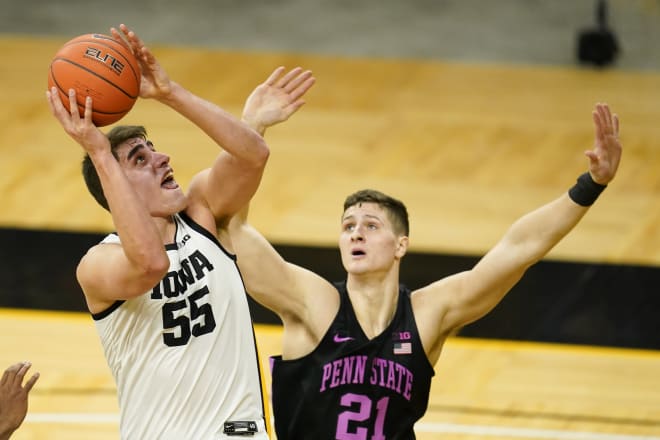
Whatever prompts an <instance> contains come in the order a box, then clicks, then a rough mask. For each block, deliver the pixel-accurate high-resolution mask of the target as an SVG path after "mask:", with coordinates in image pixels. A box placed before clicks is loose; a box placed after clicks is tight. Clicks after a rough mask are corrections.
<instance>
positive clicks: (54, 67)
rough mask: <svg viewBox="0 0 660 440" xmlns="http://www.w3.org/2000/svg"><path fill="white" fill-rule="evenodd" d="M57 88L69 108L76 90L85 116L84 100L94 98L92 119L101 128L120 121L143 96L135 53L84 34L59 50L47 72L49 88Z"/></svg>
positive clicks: (111, 40)
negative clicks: (70, 97) (70, 100)
mask: <svg viewBox="0 0 660 440" xmlns="http://www.w3.org/2000/svg"><path fill="white" fill-rule="evenodd" d="M53 86H55V87H57V89H58V90H59V93H60V99H61V100H62V103H63V104H64V106H65V107H66V108H69V95H68V94H69V89H74V90H75V91H76V99H77V101H78V110H79V111H80V115H81V116H82V115H83V112H84V110H85V98H86V97H87V96H91V97H92V109H93V111H94V113H93V114H92V120H93V121H94V124H95V125H96V126H98V127H102V126H104V125H110V124H112V123H115V122H117V121H118V120H120V119H121V118H123V117H124V115H126V113H128V112H129V111H130V110H131V108H133V104H135V101H136V100H137V98H138V96H139V94H140V67H139V65H138V63H137V60H136V59H135V56H133V53H132V52H131V51H130V50H129V49H127V48H126V47H124V46H123V45H122V44H121V43H119V42H117V41H115V39H114V38H112V37H109V36H107V35H101V34H85V35H81V36H79V37H76V38H74V39H72V40H70V41H68V42H67V43H66V44H64V46H62V47H61V48H60V50H58V51H57V53H56V54H55V56H54V57H53V61H52V62H51V63H50V69H49V70H48V89H49V90H50V88H51V87H53Z"/></svg>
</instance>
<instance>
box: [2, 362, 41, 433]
mask: <svg viewBox="0 0 660 440" xmlns="http://www.w3.org/2000/svg"><path fill="white" fill-rule="evenodd" d="M31 366H32V364H30V363H29V362H19V363H17V364H14V365H11V366H9V367H8V368H7V369H6V370H5V372H4V373H3V374H2V379H0V440H8V439H9V437H11V435H12V433H13V432H14V431H16V430H17V429H18V427H19V426H21V423H23V420H24V419H25V415H26V414H27V410H28V394H29V393H30V390H32V387H33V386H34V384H35V383H36V382H37V379H39V373H34V374H33V375H32V377H30V378H29V379H28V380H27V382H25V385H23V379H24V378H25V374H26V373H27V371H28V370H29V369H30V367H31Z"/></svg>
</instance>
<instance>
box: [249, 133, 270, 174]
mask: <svg viewBox="0 0 660 440" xmlns="http://www.w3.org/2000/svg"><path fill="white" fill-rule="evenodd" d="M269 157H270V148H269V147H268V144H267V143H266V141H265V140H264V138H262V137H259V140H258V141H257V142H256V145H255V148H254V153H253V154H252V158H251V162H252V165H253V166H254V167H255V168H264V167H265V166H266V163H267V162H268V158H269Z"/></svg>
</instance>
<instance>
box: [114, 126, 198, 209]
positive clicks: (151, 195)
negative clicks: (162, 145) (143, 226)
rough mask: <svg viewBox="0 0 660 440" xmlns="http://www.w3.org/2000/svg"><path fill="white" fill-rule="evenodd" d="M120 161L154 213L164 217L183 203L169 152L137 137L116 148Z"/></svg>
mask: <svg viewBox="0 0 660 440" xmlns="http://www.w3.org/2000/svg"><path fill="white" fill-rule="evenodd" d="M117 154H118V156H119V163H120V164H121V166H122V168H123V169H124V172H125V173H126V177H127V178H128V180H129V182H130V183H131V185H132V187H133V188H134V189H135V191H136V192H137V194H138V196H139V197H140V198H141V199H142V201H143V202H144V204H145V205H146V206H147V209H148V210H149V213H150V214H151V215H152V216H155V217H167V216H170V215H172V214H175V213H177V212H179V211H181V210H183V209H184V208H185V207H186V196H185V194H184V193H183V190H182V189H181V187H179V185H178V184H177V183H176V180H174V170H172V167H170V158H169V156H168V155H166V154H164V153H161V152H158V151H156V150H155V149H154V146H153V144H152V143H151V142H150V141H148V140H144V139H142V138H139V137H136V138H132V139H129V140H127V141H126V142H124V143H122V144H121V145H120V146H119V147H118V148H117Z"/></svg>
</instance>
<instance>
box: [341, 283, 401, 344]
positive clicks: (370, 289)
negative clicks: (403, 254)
mask: <svg viewBox="0 0 660 440" xmlns="http://www.w3.org/2000/svg"><path fill="white" fill-rule="evenodd" d="M346 288H347V290H348V296H349V298H350V299H351V304H352V305H353V310H354V311H355V316H356V317H357V319H358V321H359V323H360V327H362V330H363V331H364V333H365V335H367V337H368V338H369V339H372V338H373V337H375V336H377V335H379V334H381V333H382V332H383V331H384V330H385V329H386V328H387V326H388V325H389V324H390V322H392V317H393V316H394V313H395V312H396V306H397V300H398V297H399V277H398V274H397V276H396V277H393V276H387V277H384V278H375V277H373V276H371V277H368V278H367V277H364V276H355V275H349V276H348V280H347V283H346Z"/></svg>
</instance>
